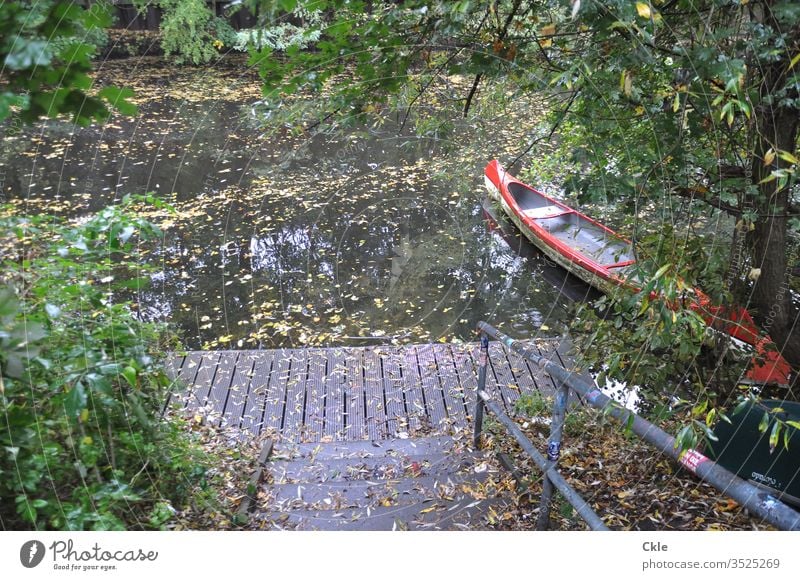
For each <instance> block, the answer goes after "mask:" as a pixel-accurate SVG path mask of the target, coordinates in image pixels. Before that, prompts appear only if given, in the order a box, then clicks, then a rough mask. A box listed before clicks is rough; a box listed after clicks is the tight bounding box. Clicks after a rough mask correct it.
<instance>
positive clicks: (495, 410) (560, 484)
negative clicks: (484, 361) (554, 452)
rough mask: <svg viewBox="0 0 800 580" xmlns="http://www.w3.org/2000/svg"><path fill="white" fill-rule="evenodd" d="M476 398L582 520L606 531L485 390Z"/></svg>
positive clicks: (583, 501)
mask: <svg viewBox="0 0 800 580" xmlns="http://www.w3.org/2000/svg"><path fill="white" fill-rule="evenodd" d="M478 398H479V399H481V400H483V402H484V404H485V405H486V408H487V409H489V410H490V411H491V412H492V414H493V415H494V416H495V418H496V419H497V420H498V421H499V422H500V423H501V424H502V425H503V426H504V427H505V428H506V429H508V432H509V433H511V435H512V436H513V437H514V439H516V440H517V443H519V444H520V446H521V447H522V449H523V450H524V451H525V452H526V453H527V454H528V455H530V457H531V459H533V461H534V462H535V463H536V465H538V466H539V469H541V470H542V471H543V472H544V475H545V479H547V480H550V481H552V482H553V486H554V487H555V488H556V489H557V490H558V491H559V492H560V493H561V495H562V496H564V499H566V500H567V501H568V502H569V503H570V504H572V505H573V506H574V507H575V511H576V512H578V515H579V516H580V517H581V518H583V520H584V521H585V522H586V523H587V524H588V525H589V528H591V529H592V530H602V531H607V530H608V528H607V527H606V525H605V524H604V523H603V520H601V519H600V516H598V515H597V514H596V513H595V512H594V510H593V509H592V508H591V507H590V506H589V504H588V503H586V500H585V499H583V498H582V497H581V496H580V495H579V494H578V492H577V491H575V489H573V487H572V486H571V485H570V484H569V483H567V480H566V479H564V476H563V475H561V474H560V473H559V472H558V471H557V470H556V469H555V467H554V466H552V465H551V463H550V461H548V460H547V458H546V457H545V456H544V455H542V454H541V453H539V451H538V450H537V449H536V447H534V446H533V443H531V441H530V439H528V438H527V437H526V436H525V433H523V432H522V430H521V429H520V428H519V427H518V426H517V424H516V423H514V421H512V420H511V419H510V418H509V417H508V416H507V415H506V414H505V413H503V411H502V409H500V407H498V406H497V405H496V404H495V403H494V401H492V399H491V397H490V396H489V394H488V393H487V392H486V391H478Z"/></svg>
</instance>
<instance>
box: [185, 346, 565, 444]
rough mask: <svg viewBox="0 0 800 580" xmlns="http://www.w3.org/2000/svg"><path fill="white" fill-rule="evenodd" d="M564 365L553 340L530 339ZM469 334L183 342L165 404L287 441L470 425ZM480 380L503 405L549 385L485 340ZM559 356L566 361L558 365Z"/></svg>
mask: <svg viewBox="0 0 800 580" xmlns="http://www.w3.org/2000/svg"><path fill="white" fill-rule="evenodd" d="M536 344H537V348H538V349H539V352H540V353H541V354H543V355H548V356H551V357H552V358H553V359H554V360H556V361H557V362H559V363H560V364H562V365H564V364H565V361H564V360H563V359H562V357H561V354H560V353H559V351H558V346H559V344H558V342H557V341H555V340H549V341H537V343H536ZM478 348H479V347H478V345H477V344H474V343H473V344H425V345H405V346H401V347H395V346H369V347H341V348H308V349H280V350H261V351H256V350H249V351H247V350H241V351H214V352H201V351H191V352H188V353H186V354H185V355H182V356H176V357H175V358H174V359H173V360H172V361H171V364H170V366H169V368H170V370H171V373H172V375H173V378H177V379H179V380H180V381H181V383H182V384H185V385H186V386H187V388H186V390H185V391H183V392H181V393H179V394H177V395H175V396H174V397H173V400H172V401H171V405H173V406H177V407H181V408H185V409H186V410H187V411H189V412H191V413H193V414H198V413H199V414H201V415H204V416H207V418H208V420H209V421H211V422H212V423H214V424H221V425H223V426H226V427H232V428H239V429H242V430H243V431H249V432H251V433H253V434H259V433H261V432H262V431H264V430H267V431H270V432H272V433H275V434H280V436H281V437H282V438H283V439H284V440H289V441H296V442H301V441H321V440H324V441H329V440H332V441H347V440H360V439H372V440H376V439H385V438H395V437H398V436H402V434H403V433H408V434H415V433H420V434H427V433H440V434H446V433H453V432H457V431H461V430H466V429H471V420H472V413H473V411H474V407H473V406H474V404H475V390H476V388H477V364H476V363H477V360H478ZM489 360H490V363H491V368H490V369H489V372H488V377H487V389H488V390H489V391H490V392H493V393H495V394H496V395H497V396H499V397H500V399H501V400H502V403H503V405H504V406H505V408H506V409H507V410H508V411H509V412H512V411H513V408H514V401H516V399H518V398H519V396H520V395H521V394H523V393H529V392H532V391H535V390H539V391H540V392H542V393H543V394H550V393H552V392H553V390H554V384H553V382H552V380H551V379H550V378H549V377H548V376H547V375H545V374H544V373H543V372H542V371H541V370H539V369H538V368H537V367H536V365H532V364H527V363H526V361H525V360H524V359H522V357H520V356H517V355H516V354H514V353H511V352H509V351H508V350H507V349H506V348H505V347H504V346H503V345H502V344H500V343H491V345H490V354H489ZM565 366H566V365H565Z"/></svg>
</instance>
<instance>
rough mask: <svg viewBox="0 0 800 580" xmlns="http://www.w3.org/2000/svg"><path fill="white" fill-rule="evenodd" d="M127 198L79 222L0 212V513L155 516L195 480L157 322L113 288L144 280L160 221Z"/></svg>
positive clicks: (111, 525)
mask: <svg viewBox="0 0 800 580" xmlns="http://www.w3.org/2000/svg"><path fill="white" fill-rule="evenodd" d="M130 203H131V202H130V200H125V202H124V203H123V204H122V205H121V206H115V207H108V208H106V209H103V210H102V211H100V212H99V213H98V214H96V215H94V216H91V217H90V218H88V219H86V220H84V221H83V222H82V223H80V224H78V225H75V224H72V225H70V224H68V223H65V222H62V221H59V220H56V219H55V218H45V217H24V218H22V217H10V218H3V219H2V220H0V222H2V226H3V230H2V231H4V232H6V234H5V239H3V240H2V244H3V246H5V248H4V252H3V253H4V255H5V256H6V259H5V261H4V264H3V271H4V279H3V280H2V286H0V365H1V366H2V380H1V381H0V417H1V418H2V424H0V497H2V498H3V502H2V503H1V504H0V524H2V526H3V527H4V528H5V529H23V528H30V529H63V530H105V529H128V528H134V529H151V528H159V527H162V526H164V525H165V523H166V522H167V521H168V520H169V518H170V517H171V514H172V513H173V512H174V510H175V507H178V506H180V505H181V503H182V502H184V501H186V499H187V497H188V496H189V493H190V492H191V491H192V489H193V488H194V487H195V486H196V485H197V484H198V483H199V482H202V480H203V478H204V473H205V466H204V464H203V462H202V461H201V460H200V453H199V452H198V451H197V448H196V447H195V445H194V443H193V442H192V441H190V440H189V439H188V438H187V435H186V434H185V433H186V431H184V430H183V429H181V426H180V425H179V424H178V423H177V422H176V421H175V420H164V419H162V416H161V415H162V412H163V409H164V405H165V402H166V400H167V395H168V392H169V389H170V386H171V382H170V379H169V378H168V377H167V375H166V373H165V372H164V357H165V355H164V353H165V351H166V350H167V346H168V345H167V344H165V336H167V335H166V334H165V332H164V328H162V327H160V326H157V325H154V324H150V323H143V322H141V321H139V320H138V319H137V318H136V316H135V315H134V313H133V311H132V309H131V307H130V304H129V303H126V302H124V301H119V300H115V299H114V298H113V296H114V295H115V293H117V292H119V291H120V290H121V289H124V288H137V287H140V286H141V285H142V284H144V281H145V280H146V278H142V277H141V275H142V267H141V266H140V265H139V264H137V263H136V262H135V259H136V256H137V253H138V250H137V244H138V243H139V242H140V241H144V240H148V239H152V238H154V237H156V236H159V235H160V232H159V230H158V228H157V227H155V226H153V225H152V224H150V223H148V222H147V221H145V220H144V219H141V218H139V217H135V216H134V214H132V212H130V211H129V209H128V205H129V204H130Z"/></svg>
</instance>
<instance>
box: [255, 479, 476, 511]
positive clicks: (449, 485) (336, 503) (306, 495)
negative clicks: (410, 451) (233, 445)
mask: <svg viewBox="0 0 800 580" xmlns="http://www.w3.org/2000/svg"><path fill="white" fill-rule="evenodd" d="M487 476H488V474H487V473H486V472H483V473H474V472H471V473H470V472H467V473H445V474H439V475H437V476H436V477H431V476H425V477H412V478H403V479H389V480H382V481H369V480H361V481H330V482H326V483H288V484H277V485H271V486H264V489H263V495H262V496H261V497H263V498H264V500H262V501H261V502H260V504H261V505H262V506H269V508H270V509H275V508H277V509H278V510H279V511H286V510H289V509H305V510H319V511H323V510H340V509H344V508H358V507H366V506H374V507H381V506H383V507H389V506H400V505H410V504H414V503H419V502H423V501H429V500H436V499H442V498H444V499H448V498H454V497H459V496H462V495H464V489H470V488H471V487H472V486H474V485H476V484H479V483H482V482H484V481H486V479H487Z"/></svg>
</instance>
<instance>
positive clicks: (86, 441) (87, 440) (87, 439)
mask: <svg viewBox="0 0 800 580" xmlns="http://www.w3.org/2000/svg"><path fill="white" fill-rule="evenodd" d="M93 442H94V441H93V440H92V438H91V437H89V436H88V435H87V436H86V437H84V438H83V439H81V443H83V444H84V445H91V444H92V443H93Z"/></svg>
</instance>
